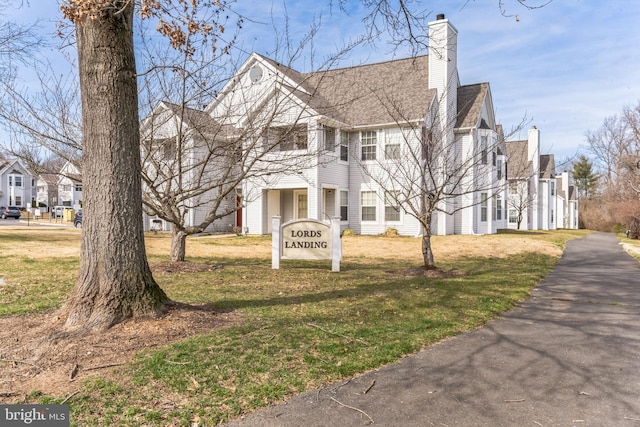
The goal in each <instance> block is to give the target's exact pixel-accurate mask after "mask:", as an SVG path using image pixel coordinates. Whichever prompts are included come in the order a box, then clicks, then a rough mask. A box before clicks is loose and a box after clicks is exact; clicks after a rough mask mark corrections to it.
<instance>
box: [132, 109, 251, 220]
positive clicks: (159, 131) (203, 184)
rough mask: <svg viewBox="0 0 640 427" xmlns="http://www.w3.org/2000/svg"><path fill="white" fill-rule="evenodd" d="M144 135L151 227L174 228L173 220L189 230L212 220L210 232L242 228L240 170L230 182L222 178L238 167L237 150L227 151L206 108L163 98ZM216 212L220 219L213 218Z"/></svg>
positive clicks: (147, 121)
mask: <svg viewBox="0 0 640 427" xmlns="http://www.w3.org/2000/svg"><path fill="white" fill-rule="evenodd" d="M141 134H142V138H141V139H142V150H141V156H142V161H143V180H142V181H143V201H144V206H143V209H144V212H145V213H144V227H145V230H146V231H148V230H157V231H170V230H172V229H173V228H174V224H179V225H180V227H184V228H185V229H187V228H194V227H195V228H198V227H202V224H207V225H206V226H205V227H202V230H201V231H205V232H230V231H234V230H237V229H238V228H239V227H242V222H241V221H242V209H241V208H240V209H238V206H240V205H239V200H238V197H239V196H238V193H237V191H236V189H239V185H237V184H235V185H234V184H233V180H234V179H235V174H233V173H231V174H229V176H230V178H229V180H228V181H226V182H225V181H223V180H221V179H219V178H220V175H221V174H222V175H224V174H225V173H226V172H230V171H231V170H232V168H233V165H229V162H230V161H232V159H231V158H230V156H229V155H228V153H229V151H232V150H226V148H227V147H226V145H224V144H225V141H226V139H227V138H226V136H225V135H223V133H222V132H221V129H220V128H219V126H217V125H216V122H215V120H212V118H211V117H210V116H209V115H207V114H206V113H204V112H202V111H198V110H193V109H190V108H186V107H181V106H178V105H175V104H171V103H168V102H161V103H159V104H158V105H157V106H156V108H154V110H153V112H152V113H151V114H150V115H149V117H147V118H146V119H145V120H144V121H143V123H142V126H141ZM219 182H225V185H222V186H219V185H218V183H219ZM227 185H228V187H227ZM212 210H213V211H215V212H216V214H219V216H220V217H219V218H216V219H215V220H213V221H209V220H208V216H209V215H210V214H211V211H212Z"/></svg>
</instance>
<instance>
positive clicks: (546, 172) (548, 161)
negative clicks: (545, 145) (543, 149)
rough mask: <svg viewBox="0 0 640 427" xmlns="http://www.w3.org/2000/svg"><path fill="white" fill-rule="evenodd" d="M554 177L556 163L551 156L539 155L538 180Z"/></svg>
mask: <svg viewBox="0 0 640 427" xmlns="http://www.w3.org/2000/svg"><path fill="white" fill-rule="evenodd" d="M555 176H556V162H555V159H554V157H553V154H542V155H540V178H542V179H551V178H554V177H555Z"/></svg>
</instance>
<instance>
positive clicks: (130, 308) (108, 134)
mask: <svg viewBox="0 0 640 427" xmlns="http://www.w3.org/2000/svg"><path fill="white" fill-rule="evenodd" d="M363 4H364V6H365V7H367V8H368V9H369V10H372V11H373V15H372V16H380V17H382V19H383V20H387V21H390V24H389V25H390V28H392V29H393V30H394V31H395V30H396V29H398V30H399V31H398V32H397V33H394V32H393V31H392V32H391V33H392V38H394V39H400V38H401V37H397V36H399V35H400V34H402V33H403V32H404V31H411V30H412V29H413V28H414V27H413V26H412V25H413V24H414V23H416V22H418V23H419V22H421V21H420V20H415V19H414V18H412V16H413V17H415V16H418V14H416V13H415V12H412V11H411V10H410V9H408V8H406V7H404V4H402V5H401V6H403V7H400V8H398V9H393V8H391V9H389V8H388V7H387V6H389V5H391V4H392V2H384V1H381V2H368V1H363ZM136 7H137V8H138V9H137V10H138V11H139V12H140V15H141V16H142V17H143V18H150V19H154V20H156V21H157V22H158V29H159V31H160V33H161V34H163V35H165V36H167V38H168V40H169V41H170V44H171V45H172V46H173V47H174V48H175V49H177V50H179V51H181V52H183V53H185V54H187V55H193V54H195V52H196V51H197V50H198V49H199V48H200V47H201V46H198V45H194V44H191V43H189V38H188V35H191V34H196V33H197V34H201V35H203V36H204V39H205V41H206V43H207V44H208V45H209V46H213V47H214V48H216V47H217V48H221V49H222V50H223V51H224V47H225V46H226V43H225V41H224V40H222V42H220V40H221V34H223V33H224V31H225V27H224V25H221V22H222V21H224V18H221V17H222V16H224V14H226V13H233V12H232V11H230V9H229V8H228V6H227V4H225V3H224V2H222V1H220V0H193V1H186V0H178V2H169V1H162V0H160V1H158V0H139V1H137V2H132V1H130V0H64V1H63V2H62V9H63V12H64V15H65V17H66V18H67V19H68V20H69V21H70V22H72V23H73V25H74V26H75V34H76V36H75V37H76V45H77V50H78V68H79V83H80V89H81V90H80V94H81V106H82V109H81V112H82V128H81V129H82V137H81V144H80V145H81V147H82V162H81V166H82V167H81V170H82V174H83V190H84V193H85V194H84V210H85V218H86V220H85V224H84V226H83V233H82V249H81V266H80V274H79V277H78V282H77V285H76V287H75V289H74V291H73V293H72V295H71V296H70V298H69V300H68V301H67V304H66V306H65V311H66V314H67V321H66V327H67V328H72V327H78V328H83V329H92V330H101V329H104V328H108V327H109V326H111V325H113V324H114V323H117V322H119V321H121V320H123V319H126V318H128V317H131V316H137V315H147V314H152V315H155V314H158V313H160V312H161V311H162V309H163V307H164V305H165V304H166V303H167V302H168V299H167V296H166V295H165V294H164V292H163V291H162V290H161V289H160V288H159V287H158V286H157V284H156V282H155V280H154V279H153V277H152V275H151V272H150V269H149V266H148V263H147V259H146V253H145V248H144V241H143V233H142V186H141V179H140V177H141V157H140V133H139V106H138V90H137V89H138V88H137V81H136V79H137V75H138V74H137V71H138V70H137V68H136V61H135V55H134V48H133V40H134V37H133V28H134V8H136ZM196 9H197V10H210V11H211V10H212V11H215V12H216V13H217V18H220V19H214V20H208V21H202V20H200V19H199V17H200V14H199V13H197V11H195V10H196ZM378 10H393V12H392V13H391V14H386V13H382V14H381V15H376V11H378ZM194 11H195V12H194ZM392 17H400V18H401V19H400V20H399V21H393V20H392V19H391V18H392ZM394 34H395V35H394ZM413 34H414V35H409V36H408V37H407V39H408V40H410V41H411V40H415V39H416V36H415V34H418V32H414V33H413ZM185 107H187V108H191V106H189V105H186V106H185ZM187 108H184V109H182V111H183V115H182V117H184V116H185V115H188V114H190V113H188V111H189V110H187ZM222 125H223V126H221V127H220V129H224V123H222ZM32 129H33V131H29V132H30V135H37V134H38V133H39V131H38V130H37V129H38V128H37V127H35V126H34V127H32ZM254 129H255V128H254ZM292 132H294V133H295V129H290V130H286V129H285V131H284V134H282V132H280V133H279V134H280V135H281V136H282V135H284V138H278V139H281V140H285V141H289V138H288V135H291V134H292ZM216 134H217V135H222V134H218V133H216ZM252 136H253V137H258V136H259V135H255V134H254V135H252ZM153 139H154V138H151V140H153ZM261 140H262V141H265V138H261ZM270 140H271V141H274V139H269V137H268V136H267V138H266V141H270ZM216 143H217V142H216ZM214 145H215V144H214ZM257 147H258V146H257V145H256V148H257ZM248 152H249V153H251V152H252V150H248ZM226 155H227V156H229V154H228V153H227V154H226ZM254 158H255V156H248V157H247V159H248V160H250V162H249V163H250V164H254V163H260V161H257V162H256V161H254V160H253V159H254ZM278 164H285V162H284V161H283V162H280V163H279V162H277V161H276V162H274V163H273V164H271V165H270V167H276V166H274V165H278ZM263 169H266V165H265V167H264V168H263ZM180 176H181V174H178V177H180ZM179 179H180V178H179ZM222 193H224V191H222ZM114 211H118V212H119V213H120V215H113V212H114Z"/></svg>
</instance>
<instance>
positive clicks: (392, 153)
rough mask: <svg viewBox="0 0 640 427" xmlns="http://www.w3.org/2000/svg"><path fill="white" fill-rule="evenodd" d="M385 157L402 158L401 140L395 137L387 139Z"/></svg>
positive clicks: (389, 158) (390, 158)
mask: <svg viewBox="0 0 640 427" xmlns="http://www.w3.org/2000/svg"><path fill="white" fill-rule="evenodd" d="M384 158H385V159H387V160H400V142H399V141H398V140H397V139H396V138H394V139H393V140H390V139H387V141H386V142H385V144H384Z"/></svg>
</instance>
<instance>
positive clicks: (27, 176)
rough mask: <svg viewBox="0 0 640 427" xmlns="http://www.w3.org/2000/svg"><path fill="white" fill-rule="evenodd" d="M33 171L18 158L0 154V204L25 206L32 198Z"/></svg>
mask: <svg viewBox="0 0 640 427" xmlns="http://www.w3.org/2000/svg"><path fill="white" fill-rule="evenodd" d="M34 181H35V179H34V177H33V173H32V172H31V171H30V170H29V169H28V168H27V167H26V166H25V165H24V164H23V163H22V162H21V161H20V160H18V159H12V160H9V159H6V158H4V157H2V155H0V206H17V207H19V208H26V207H27V206H28V203H31V202H32V201H33V200H34V196H35V185H34V184H35V182H34Z"/></svg>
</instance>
